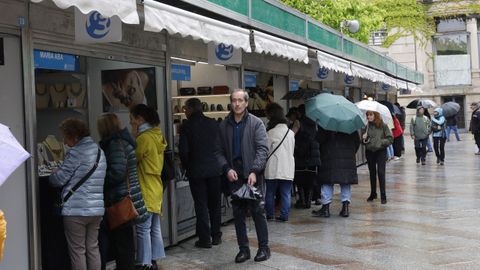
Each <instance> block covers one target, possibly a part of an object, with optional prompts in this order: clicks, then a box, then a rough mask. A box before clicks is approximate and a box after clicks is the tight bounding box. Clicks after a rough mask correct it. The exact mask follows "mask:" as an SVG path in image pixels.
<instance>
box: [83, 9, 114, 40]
mask: <svg viewBox="0 0 480 270" xmlns="http://www.w3.org/2000/svg"><path fill="white" fill-rule="evenodd" d="M111 23H112V21H111V20H110V18H105V17H103V16H102V15H101V14H100V13H98V12H97V11H95V12H93V13H92V14H91V15H90V16H89V17H88V21H87V22H86V23H85V30H86V31H87V33H88V35H89V36H91V37H92V38H95V39H101V38H103V37H105V36H106V35H108V33H109V32H110V25H111Z"/></svg>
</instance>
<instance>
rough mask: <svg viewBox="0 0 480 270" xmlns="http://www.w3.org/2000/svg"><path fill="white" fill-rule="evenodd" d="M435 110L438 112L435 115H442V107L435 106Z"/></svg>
mask: <svg viewBox="0 0 480 270" xmlns="http://www.w3.org/2000/svg"><path fill="white" fill-rule="evenodd" d="M435 111H436V112H437V113H438V116H437V117H440V116H443V109H442V108H436V109H435Z"/></svg>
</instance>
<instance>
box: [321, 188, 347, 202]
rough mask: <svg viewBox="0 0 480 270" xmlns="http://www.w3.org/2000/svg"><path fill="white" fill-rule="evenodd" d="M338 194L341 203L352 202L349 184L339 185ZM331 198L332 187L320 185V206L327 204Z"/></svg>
mask: <svg viewBox="0 0 480 270" xmlns="http://www.w3.org/2000/svg"><path fill="white" fill-rule="evenodd" d="M340 194H341V198H342V202H350V201H351V200H352V189H351V185H350V184H342V185H340ZM332 198H333V185H322V204H329V203H331V202H332Z"/></svg>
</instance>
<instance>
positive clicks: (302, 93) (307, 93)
mask: <svg viewBox="0 0 480 270" xmlns="http://www.w3.org/2000/svg"><path fill="white" fill-rule="evenodd" d="M321 93H328V92H327V91H324V90H317V89H298V90H297V91H290V92H288V93H287V94H285V95H284V96H283V97H282V99H286V100H292V99H309V98H312V97H314V96H316V95H318V94H321Z"/></svg>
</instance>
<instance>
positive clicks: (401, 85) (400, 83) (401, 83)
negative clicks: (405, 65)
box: [397, 79, 408, 89]
mask: <svg viewBox="0 0 480 270" xmlns="http://www.w3.org/2000/svg"><path fill="white" fill-rule="evenodd" d="M397 89H408V87H407V82H406V81H403V80H398V79H397Z"/></svg>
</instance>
